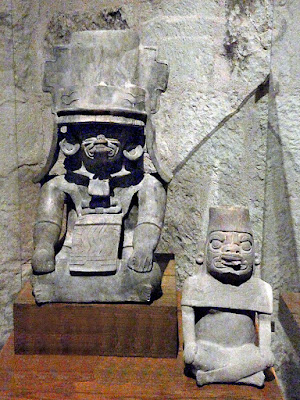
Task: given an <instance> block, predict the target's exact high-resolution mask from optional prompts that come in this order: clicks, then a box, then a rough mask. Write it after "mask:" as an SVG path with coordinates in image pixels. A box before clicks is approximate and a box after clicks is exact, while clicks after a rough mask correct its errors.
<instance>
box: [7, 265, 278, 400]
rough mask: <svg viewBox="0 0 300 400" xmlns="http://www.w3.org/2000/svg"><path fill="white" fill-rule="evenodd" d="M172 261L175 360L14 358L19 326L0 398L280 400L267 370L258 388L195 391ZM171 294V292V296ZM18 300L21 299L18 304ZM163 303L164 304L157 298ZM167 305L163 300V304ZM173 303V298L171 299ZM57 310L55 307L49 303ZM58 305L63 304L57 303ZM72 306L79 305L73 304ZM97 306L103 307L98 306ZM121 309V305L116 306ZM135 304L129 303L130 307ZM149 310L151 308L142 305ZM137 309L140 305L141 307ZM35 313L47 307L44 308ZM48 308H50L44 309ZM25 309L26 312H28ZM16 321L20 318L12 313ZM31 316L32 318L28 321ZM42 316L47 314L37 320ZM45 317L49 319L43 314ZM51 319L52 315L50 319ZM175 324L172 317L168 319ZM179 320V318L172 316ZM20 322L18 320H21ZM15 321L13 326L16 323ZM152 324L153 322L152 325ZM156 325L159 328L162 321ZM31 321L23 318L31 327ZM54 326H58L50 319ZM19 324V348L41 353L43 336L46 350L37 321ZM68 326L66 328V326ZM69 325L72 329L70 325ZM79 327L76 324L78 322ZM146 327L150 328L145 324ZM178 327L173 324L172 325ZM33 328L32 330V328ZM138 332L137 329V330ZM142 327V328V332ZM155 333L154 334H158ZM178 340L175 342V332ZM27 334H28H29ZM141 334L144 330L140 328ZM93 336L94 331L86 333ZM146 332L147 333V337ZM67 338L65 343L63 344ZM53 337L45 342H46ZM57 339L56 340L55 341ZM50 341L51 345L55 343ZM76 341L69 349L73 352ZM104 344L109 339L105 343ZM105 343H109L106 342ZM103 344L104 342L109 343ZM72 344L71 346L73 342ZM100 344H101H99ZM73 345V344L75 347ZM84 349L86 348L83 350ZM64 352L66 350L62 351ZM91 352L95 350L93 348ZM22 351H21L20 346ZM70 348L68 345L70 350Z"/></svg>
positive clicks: (168, 280)
mask: <svg viewBox="0 0 300 400" xmlns="http://www.w3.org/2000/svg"><path fill="white" fill-rule="evenodd" d="M174 270H175V263H174V260H172V261H170V262H169V264H168V267H167V269H166V272H165V276H164V280H163V286H164V290H165V294H164V295H165V296H166V297H169V298H170V299H171V298H172V299H173V300H172V302H173V301H174V294H175V302H176V314H177V315H176V317H178V331H179V351H178V354H177V357H176V358H171V357H169V358H163V357H161V358H157V357H151V358H150V357H148V358H147V357H112V356H97V355H78V354H77V355H76V354H64V355H57V354H56V355H54V354H16V353H15V351H14V346H15V342H16V345H17V346H20V337H21V336H20V334H21V332H20V328H21V325H19V326H18V332H17V335H18V338H16V340H15V338H14V335H13V334H12V335H11V336H10V338H9V340H8V341H7V343H6V345H5V346H4V348H3V349H2V351H1V353H0V399H1V400H8V399H9V400H113V399H115V400H117V399H118V400H121V399H124V400H125V399H126V400H154V399H155V400H172V399H174V400H175V399H176V400H183V399H184V400H192V399H201V400H212V399H214V400H283V397H282V394H281V392H280V389H279V386H278V382H277V379H276V377H275V374H274V371H273V370H272V369H271V370H270V371H269V374H268V378H269V379H270V380H269V381H267V382H266V383H265V386H264V387H263V388H262V389H258V388H256V387H252V386H246V385H226V384H211V385H207V386H203V387H202V388H199V387H197V385H196V382H195V380H194V379H193V378H190V377H187V376H185V375H184V362H183V356H182V329H181V323H182V322H181V310H180V298H181V293H180V292H177V293H176V292H175V293H173V292H172V290H171V292H169V293H168V289H167V288H168V287H173V288H174V287H175V286H174V284H175V276H174ZM24 293H25V294H26V293H28V287H27V288H25V291H23V293H22V295H21V296H20V297H19V298H18V301H17V303H16V307H17V309H18V308H19V311H20V309H21V308H22V307H23V308H24V311H25V312H26V313H27V312H29V314H30V307H31V308H33V304H32V302H31V301H29V300H28V302H26V298H27V297H26V296H25V294H24ZM172 293H173V294H172ZM20 299H21V300H20ZM161 301H162V300H161ZM164 301H165V302H166V303H167V299H165V300H164ZM170 301H171V300H170ZM48 306H50V308H51V306H54V307H55V306H57V305H55V304H53V305H48ZM60 306H62V305H60ZM75 306H76V307H75V308H78V307H80V306H79V305H75ZM100 306H101V305H100ZM118 306H120V305H118ZM134 306H136V305H131V307H134ZM144 306H145V307H148V309H151V307H153V305H152V306H151V305H148V306H147V305H144ZM139 307H140V305H139ZM38 308H39V309H41V310H42V309H43V308H44V309H47V307H46V308H45V306H43V307H38ZM48 308H49V307H48ZM28 310H29V311H28ZM16 318H17V319H18V318H20V315H16ZM31 318H32V317H31ZM41 318H46V314H44V315H43V317H42V316H41ZM47 318H48V316H47ZM51 318H52V317H51ZM172 321H173V317H172ZM176 321H177V318H176ZM19 322H20V321H19ZM19 322H18V320H17V322H16V323H17V324H18V323H19ZM152 322H153V323H154V322H155V321H154V320H153V321H152ZM156 322H157V323H158V322H159V323H160V324H163V323H164V322H163V321H159V320H158V319H157V320H156ZM30 323H31V319H28V318H27V320H26V324H28V325H30ZM52 323H53V327H57V324H55V322H54V321H53V322H52ZM26 324H25V321H23V325H22V326H23V328H24V329H25V331H26V333H25V336H26V340H25V342H23V344H24V343H25V344H26V343H27V344H26V346H27V347H26V346H25V345H24V346H25V347H24V348H23V350H24V349H27V350H39V351H44V350H45V349H46V348H48V349H49V348H50V349H51V346H50V345H49V346H48V347H47V343H46V338H43V341H44V346H46V347H40V348H38V347H37V343H40V344H41V342H38V341H37V333H35V332H34V330H33V327H35V328H36V329H38V330H40V328H38V319H35V321H34V325H33V326H32V327H31V328H30V326H27V327H26ZM39 324H40V326H44V324H45V320H44V319H40V321H39ZM66 326H67V325H66ZM71 326H72V325H71ZM76 326H80V321H77V322H76ZM144 326H147V329H148V325H144ZM176 327H177V325H176ZM30 329H31V330H30ZM84 329H85V334H83V335H82V336H78V337H77V339H76V340H78V341H83V340H89V339H91V336H90V337H89V336H88V329H87V326H85V327H84ZM139 329H140V330H141V327H139ZM145 329H146V328H145ZM152 329H153V331H151V332H152V333H151V335H150V334H149V333H148V338H149V340H150V341H151V340H152V339H153V337H152V336H153V335H154V334H155V335H158V334H159V335H160V338H159V340H160V343H163V341H166V342H168V341H169V340H170V337H174V332H171V331H168V330H167V328H166V326H165V327H164V330H163V329H162V328H161V327H160V328H156V330H154V328H152ZM157 329H158V330H157ZM175 330H176V339H177V337H178V336H177V328H176V329H175ZM30 332H31V333H30ZM131 332H132V331H128V335H127V336H128V338H127V342H126V343H127V344H128V346H129V347H130V346H131V345H130V341H132V342H134V343H135V341H136V339H135V338H133V337H132V336H131ZM141 332H142V330H141ZM90 333H91V334H92V332H90ZM145 334H146V333H145ZM67 338H68V337H67V336H66V337H65V340H67ZM51 340H53V338H51V337H50V338H49V341H51ZM55 340H56V339H55ZM55 340H54V342H52V345H53V343H55ZM76 340H74V341H73V345H74V346H75V348H76ZM107 340H108V339H107ZM108 342H109V340H108ZM108 342H107V343H108ZM74 343H75V344H74ZM97 343H99V341H97ZM73 345H72V346H73ZM84 348H85V350H86V349H88V347H84ZM60 349H64V350H66V349H67V348H66V347H65V348H64V347H61V348H60ZM90 349H92V351H96V350H95V345H94V347H91V348H90ZM18 350H20V347H18ZM70 350H72V349H71V347H68V351H70Z"/></svg>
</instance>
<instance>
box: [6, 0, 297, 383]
mask: <svg viewBox="0 0 300 400" xmlns="http://www.w3.org/2000/svg"><path fill="white" fill-rule="evenodd" d="M281 3H282V4H281ZM290 3H291V4H294V6H295V7H296V5H295V4H296V2H294V3H293V2H290ZM280 4H281V5H280V6H279V5H278V6H276V7H275V11H276V12H275V33H276V30H278V32H277V36H276V35H275V37H279V38H281V37H284V35H285V32H286V30H287V25H288V23H287V22H286V21H288V20H289V19H291V20H293V21H295V22H294V23H295V24H296V18H295V17H293V16H292V12H291V10H290V7H292V5H291V6H289V5H285V2H284V1H281V2H280ZM280 7H281V8H282V10H284V12H286V13H287V15H289V14H288V13H289V12H290V16H289V17H288V18H286V19H284V18H283V17H281V13H282V10H281V9H280ZM298 8H299V7H298ZM276 13H277V14H276ZM272 14H273V8H272V1H271V0H181V1H179V0H154V1H153V0H152V1H150V0H142V1H138V0H125V1H120V0H118V1H117V0H106V1H105V0H90V1H89V2H87V1H84V0H64V1H63V0H60V1H56V2H49V1H47V0H10V1H8V0H5V1H3V2H2V3H1V6H0V30H1V37H2V39H1V40H2V41H1V47H0V51H1V53H2V55H3V57H1V59H2V62H1V63H2V64H1V68H0V81H1V86H2V87H3V88H4V90H3V91H2V92H1V95H0V96H1V102H0V108H1V113H0V118H1V120H2V121H1V122H2V124H1V125H0V135H2V146H1V149H0V152H1V158H0V163H1V170H0V191H1V194H2V196H1V199H2V200H1V208H0V220H1V224H0V226H1V228H0V232H1V240H0V244H1V246H2V247H3V249H2V252H1V265H0V268H1V274H0V279H1V281H0V282H1V290H0V307H1V309H2V310H3V312H2V313H1V317H0V318H1V320H0V337H1V341H2V343H3V342H4V340H5V339H6V338H7V335H8V332H9V329H10V328H11V326H12V315H11V304H12V300H13V298H14V296H15V294H16V293H17V292H18V290H19V289H20V285H21V282H22V279H24V280H25V279H26V278H27V277H28V275H29V274H30V265H29V262H30V257H31V253H32V226H33V221H34V217H35V209H36V204H37V198H38V190H39V188H38V185H34V184H33V183H32V182H31V180H32V178H33V177H34V176H35V175H36V174H37V173H38V172H39V171H40V170H41V168H42V166H43V165H44V164H45V161H46V157H47V153H48V150H49V148H50V145H51V137H52V129H53V123H52V117H51V109H50V106H51V101H50V96H49V95H48V94H44V93H43V92H42V77H43V65H44V62H45V60H46V59H49V58H51V56H52V54H51V47H52V45H53V44H54V43H66V42H68V40H69V38H70V34H71V33H72V32H73V31H76V30H86V29H126V28H134V29H137V30H138V31H139V32H140V35H141V38H142V43H143V44H144V45H151V46H152V45H159V58H160V59H162V60H166V61H167V62H168V63H169V65H170V78H169V85H168V90H167V92H166V93H165V94H163V96H162V98H161V102H160V104H161V108H160V111H159V112H158V114H156V116H155V118H154V120H155V125H156V129H157V141H158V147H159V150H160V156H161V158H162V160H163V162H164V163H165V166H166V167H167V168H169V169H170V170H172V171H174V173H175V176H174V179H173V181H172V182H171V184H170V186H169V191H168V206H167V213H166V223H165V228H164V231H163V234H162V238H161V242H160V245H159V250H160V251H171V252H174V253H176V260H177V275H178V285H179V286H181V284H182V282H183V280H184V279H185V277H186V276H187V275H190V274H192V273H193V271H194V270H195V262H194V259H195V257H196V255H197V253H198V252H199V251H201V250H202V245H203V240H204V239H205V235H206V232H205V231H206V226H207V219H208V208H209V207H210V206H214V205H222V204H242V205H244V206H248V207H249V208H250V214H251V219H252V221H253V225H254V232H255V235H256V239H257V250H258V251H259V252H262V253H263V256H264V259H263V261H264V262H263V265H262V270H263V271H264V276H265V279H266V280H267V281H269V282H270V283H272V284H274V285H275V293H276V296H277V297H278V290H279V288H280V287H281V286H283V287H285V288H289V287H290V286H289V284H290V281H293V282H294V286H295V285H296V284H297V276H296V275H297V272H296V271H297V268H298V265H297V262H298V258H297V254H298V248H297V247H298V246H299V245H300V236H299V235H300V231H299V227H298V224H299V223H300V215H299V212H297V207H296V204H297V193H298V191H297V189H295V187H296V185H295V183H296V182H297V180H298V178H297V171H298V170H297V168H296V167H297V165H298V163H300V155H299V156H298V155H297V140H298V138H297V136H296V134H295V131H294V129H296V128H297V126H295V124H297V121H298V120H297V118H296V115H295V114H296V107H294V108H293V105H292V104H289V102H284V101H283V102H282V103H281V106H280V107H281V110H280V107H279V108H278V110H277V113H278V114H280V115H282V120H284V121H285V122H284V123H286V124H287V122H288V121H287V118H283V116H284V115H285V113H288V114H289V113H290V115H291V121H292V120H293V121H294V122H293V123H294V125H293V124H292V122H291V121H289V123H288V124H287V125H288V126H287V127H285V126H284V129H282V134H283V133H284V135H285V136H284V137H281V138H279V137H278V135H279V130H278V129H279V128H278V126H280V124H281V123H282V122H281V121H282V120H281V119H280V118H279V119H278V120H277V125H278V126H277V125H276V124H275V122H271V126H272V130H270V131H268V130H267V125H268V114H270V118H271V115H272V112H273V114H274V113H275V111H274V110H275V107H274V102H275V100H274V98H275V97H274V96H272V98H271V102H270V104H269V98H268V96H267V95H266V94H267V91H268V83H267V82H268V75H269V73H270V55H271V33H272V26H271V21H272ZM276 15H277V19H276ZM290 29H294V28H292V24H291V25H290ZM285 37H286V36H285ZM276 40H277V39H276ZM276 40H275V39H274V41H273V47H274V50H273V52H274V57H275V59H276V57H277V62H275V64H274V66H273V67H274V68H275V65H276V69H277V75H276V74H275V72H274V76H275V75H276V76H277V78H276V81H275V84H273V86H272V88H273V89H272V90H274V91H276V90H277V89H276V88H277V87H278V82H280V80H281V79H285V78H286V79H287V82H289V81H288V79H289V77H290V76H293V74H297V70H296V68H297V66H296V65H293V68H294V69H295V70H289V71H288V72H286V71H285V63H286V58H285V55H284V50H283V49H284V46H286V44H287V43H289V44H290V42H293V43H294V42H295V40H293V38H292V36H291V34H289V36H288V39H286V40H287V42H286V43H285V42H282V44H280V40H281V39H278V40H277V41H276ZM282 40H283V41H284V40H285V39H282ZM276 46H277V47H276ZM276 49H277V50H276ZM276 51H277V53H276ZM276 54H277V56H276ZM289 57H291V55H289ZM291 65H292V64H291ZM298 65H299V64H298ZM281 74H283V75H284V77H282V76H281ZM288 74H290V75H289V77H286V76H287V75H288ZM298 75H299V72H298ZM295 85H296V83H295ZM274 87H275V89H274ZM281 96H286V97H285V98H288V97H289V96H293V98H296V96H298V92H297V91H295V90H294V89H292V86H291V90H290V91H289V92H288V91H285V92H283V91H282V93H281ZM298 97H299V96H298ZM282 98H283V97H282ZM276 99H277V100H276V101H278V99H279V97H276ZM295 101H296V100H295ZM295 104H296V105H297V102H296V103H295ZM279 111H280V112H279ZM272 118H273V117H272ZM293 118H295V119H293ZM273 121H274V119H273ZM287 128H288V129H287ZM273 131H275V134H273V133H272V132H273ZM273 142H274V143H273ZM282 143H286V146H287V147H284V149H282ZM289 146H290V148H289ZM291 170H293V172H290V171H291ZM281 184H282V185H281ZM276 185H277V186H276ZM278 186H279V187H280V188H281V189H282V188H284V190H278ZM290 194H293V195H292V196H290ZM289 196H290V197H289ZM265 208H266V212H265V214H264V210H265ZM274 219H275V221H276V225H274V226H276V229H277V231H276V232H275V231H274V229H275V228H274V226H273V225H272V224H273V220H274ZM271 229H272V234H270V235H269V233H268V232H269V230H271ZM7 239H8V240H9V245H8V244H7V243H8V242H7ZM285 239H286V242H285V243H286V244H285V248H287V249H289V251H290V253H289V256H290V257H291V260H292V261H291V265H292V270H289V264H288V260H290V259H289V257H287V256H286V255H285V253H284V252H283V251H282V250H281V249H280V247H278V250H276V251H275V250H272V249H273V248H274V244H273V241H275V242H276V245H277V246H278V244H279V243H280V241H281V240H285ZM276 249H277V248H276ZM281 259H283V261H282V262H279V261H278V260H281ZM288 270H289V272H288ZM275 335H277V332H276V333H275V334H274V336H275ZM276 338H277V339H274V340H275V343H277V344H276V345H275V348H276V351H277V353H278V360H279V362H278V370H280V364H283V363H285V362H286V360H287V357H288V355H287V354H290V353H286V352H285V350H283V349H284V348H285V346H284V345H282V343H286V341H287V339H284V340H283V334H281V333H280V332H279V331H278V336H276ZM281 340H283V342H280V341H281ZM279 343H281V346H280V345H279ZM283 381H284V380H283Z"/></svg>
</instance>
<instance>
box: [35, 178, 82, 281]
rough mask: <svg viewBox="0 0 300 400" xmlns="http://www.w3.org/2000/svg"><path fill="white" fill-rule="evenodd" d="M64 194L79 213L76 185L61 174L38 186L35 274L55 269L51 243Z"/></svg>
mask: <svg viewBox="0 0 300 400" xmlns="http://www.w3.org/2000/svg"><path fill="white" fill-rule="evenodd" d="M66 193H68V194H69V195H70V197H71V199H72V200H73V203H74V206H75V209H76V212H77V214H78V215H80V214H81V196H80V193H79V190H78V187H77V185H75V184H74V183H69V182H67V181H66V180H65V178H64V176H57V177H55V178H53V179H51V180H50V181H48V182H47V183H45V184H44V186H43V187H42V189H41V195H40V201H39V205H38V210H37V222H36V224H35V227H34V247H35V249H34V253H33V256H32V268H33V271H34V272H36V273H40V274H42V273H49V272H52V271H54V269H55V262H54V258H55V252H54V246H55V245H56V244H57V242H58V240H59V236H60V233H61V227H62V220H63V210H64V203H65V200H66Z"/></svg>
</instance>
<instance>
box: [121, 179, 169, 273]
mask: <svg viewBox="0 0 300 400" xmlns="http://www.w3.org/2000/svg"><path fill="white" fill-rule="evenodd" d="M166 196H167V194H166V189H165V188H164V186H163V184H162V183H161V182H160V181H159V180H158V179H157V178H155V177H154V176H152V175H146V176H145V178H144V182H143V186H142V188H141V189H140V190H139V193H138V200H139V212H138V222H137V226H136V227H135V230H134V236H133V254H132V255H131V257H130V258H129V260H128V264H127V265H128V267H129V268H130V269H133V270H134V271H137V272H149V271H151V270H152V260H153V252H154V250H155V248H156V246H157V244H158V241H159V237H160V233H161V229H162V226H163V221H164V215H165V208H166Z"/></svg>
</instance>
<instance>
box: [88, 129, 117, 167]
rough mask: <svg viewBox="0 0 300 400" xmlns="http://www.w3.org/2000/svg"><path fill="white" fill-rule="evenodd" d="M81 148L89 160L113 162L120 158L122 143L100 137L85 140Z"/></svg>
mask: <svg viewBox="0 0 300 400" xmlns="http://www.w3.org/2000/svg"><path fill="white" fill-rule="evenodd" d="M81 146H82V149H83V151H84V154H85V155H86V157H88V158H89V159H91V160H94V159H98V160H101V161H102V162H109V161H111V162H112V161H114V160H115V159H116V158H117V157H118V153H119V152H120V147H121V143H120V142H119V140H118V139H114V138H107V137H105V136H104V135H98V136H96V137H89V138H87V139H85V140H83V141H82V144H81Z"/></svg>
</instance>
